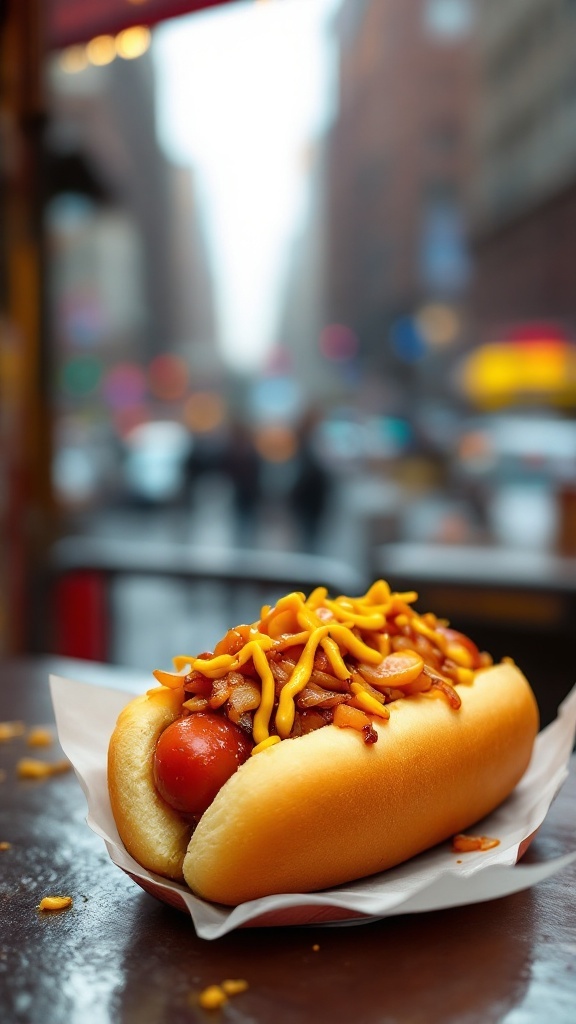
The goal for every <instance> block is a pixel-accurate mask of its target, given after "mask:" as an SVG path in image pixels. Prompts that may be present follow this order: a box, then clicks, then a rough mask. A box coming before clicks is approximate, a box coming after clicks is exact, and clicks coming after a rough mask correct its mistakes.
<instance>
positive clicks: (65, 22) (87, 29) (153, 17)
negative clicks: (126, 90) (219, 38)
mask: <svg viewBox="0 0 576 1024" xmlns="http://www.w3.org/2000/svg"><path fill="white" fill-rule="evenodd" d="M232 2H233V0H46V37H47V43H48V46H49V48H50V49H51V50H58V49H62V48H63V47H65V46H72V45H73V44H74V43H85V42H87V41H88V40H89V39H92V38H93V37H94V36H99V35H107V34H110V35H115V34H116V33H117V32H121V31H122V30H123V29H125V28H130V27H131V26H132V25H156V24H157V23H158V22H159V21H164V20H165V19H166V18H174V17H176V16H177V15H180V14H191V13H192V12H193V11H200V10H204V9H205V8H207V7H217V6H220V5H222V4H224V3H232Z"/></svg>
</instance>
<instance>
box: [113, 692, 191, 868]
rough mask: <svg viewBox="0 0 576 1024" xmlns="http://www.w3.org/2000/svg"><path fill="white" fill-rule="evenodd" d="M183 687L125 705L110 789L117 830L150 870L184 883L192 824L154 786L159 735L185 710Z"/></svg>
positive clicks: (117, 730)
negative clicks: (183, 873)
mask: <svg viewBox="0 0 576 1024" xmlns="http://www.w3.org/2000/svg"><path fill="white" fill-rule="evenodd" d="M183 699H184V694H183V690H181V689H178V690H169V689H167V688H166V687H165V686H160V687H158V688H157V689H154V690H150V691H149V692H148V693H145V694H142V696H140V697H135V698H134V700H132V701H130V703H129V704H127V705H126V707H125V708H123V709H122V711H121V712H120V715H119V717H118V721H117V723H116V728H115V729H114V732H113V733H112V736H111V738H110V744H109V747H108V792H109V794H110V804H111V806H112V813H113V815H114V820H115V821H116V826H117V828H118V833H119V835H120V838H121V840H122V842H123V843H124V846H125V847H126V849H127V850H128V853H130V854H131V855H132V856H133V857H134V859H135V860H137V861H138V863H139V864H142V866H143V867H145V868H147V869H148V871H154V872H156V874H158V875H163V876H165V877H166V878H172V879H174V880H175V881H182V878H183V875H182V862H183V860H184V855H185V853H186V847H187V846H188V842H189V839H190V831H191V829H190V825H189V824H188V822H186V821H184V819H183V818H182V817H181V815H180V814H178V813H177V811H174V810H173V809H172V808H171V807H170V806H169V805H168V804H167V803H166V802H165V800H163V799H162V797H161V796H160V795H159V793H158V792H157V790H156V786H155V785H154V772H153V764H154V750H155V748H156V743H157V742H158V737H159V736H160V733H161V732H163V731H164V729H166V728H167V726H169V725H170V724H171V722H173V721H174V720H175V719H176V718H178V717H179V715H180V714H181V708H182V701H183Z"/></svg>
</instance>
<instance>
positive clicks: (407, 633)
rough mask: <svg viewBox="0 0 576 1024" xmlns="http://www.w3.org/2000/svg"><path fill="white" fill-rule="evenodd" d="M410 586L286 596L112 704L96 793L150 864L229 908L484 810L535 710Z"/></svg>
mask: <svg viewBox="0 0 576 1024" xmlns="http://www.w3.org/2000/svg"><path fill="white" fill-rule="evenodd" d="M416 600H417V595H416V594H415V593H414V592H409V593H402V594H399V593H392V592H391V591H390V588H389V586H388V585H387V583H385V581H383V580H378V581H377V582H376V583H374V584H373V585H372V586H371V587H370V588H369V590H368V591H367V593H366V594H364V595H362V597H359V598H350V597H345V596H340V597H337V598H335V599H332V600H331V599H330V598H329V596H328V594H327V591H326V589H325V588H322V587H319V588H317V589H316V590H314V591H313V592H312V593H311V594H310V595H309V596H308V597H306V596H305V595H304V594H300V593H293V594H288V595H286V596H285V597H284V598H282V599H281V600H280V601H278V602H277V604H276V605H275V606H273V607H268V606H266V607H264V608H263V609H262V612H261V617H260V619H259V620H258V621H257V622H255V623H252V624H251V625H241V626H237V627H235V628H234V629H231V630H229V631H228V633H227V634H226V635H225V636H224V637H223V638H222V640H221V641H220V642H219V643H218V644H217V645H216V648H215V650H214V651H213V652H204V653H203V654H201V655H199V656H198V657H190V656H179V657H177V658H175V659H174V669H175V671H173V672H164V671H160V670H157V671H155V672H154V675H155V677H156V680H157V681H158V682H159V683H160V684H161V685H160V686H158V687H154V688H153V689H151V690H149V691H148V692H147V693H146V694H143V695H142V696H139V697H137V698H135V699H134V700H132V701H131V702H130V703H129V704H128V705H127V706H126V707H125V708H124V710H123V711H122V712H121V714H120V716H119V719H118V722H117V724H116V727H115V729H114V732H113V734H112V737H111V740H110V745H109V756H108V788H109V793H110V801H111V806H112V811H113V814H114V818H115V820H116V823H117V826H118V831H119V834H120V837H121V839H122V841H123V842H124V845H125V846H126V848H127V850H128V851H129V852H130V853H131V854H132V855H133V856H134V858H135V859H136V860H137V861H138V862H139V863H140V864H141V865H142V866H144V867H145V868H147V869H149V870H151V871H153V872H156V873H157V874H160V875H163V876H165V877H167V878H171V879H175V880H184V881H185V882H186V883H187V884H188V886H189V887H190V888H191V889H192V890H193V891H194V892H195V893H197V894H198V895H200V896H202V897H204V898H205V899H208V900H211V901H214V902H219V903H223V904H228V905H236V904H238V903H241V902H244V901H245V900H249V899H255V898H258V897H260V896H266V895H270V894H273V893H279V892H308V891H314V890H319V889H323V888H327V887H331V886H334V885H339V884H342V883H345V882H350V881H352V880H354V879H356V878H360V877H363V876H366V875H370V874H374V873H377V872H380V871H384V870H386V869H387V868H390V867H392V866H394V865H396V864H399V863H401V862H403V861H405V860H407V859H409V858H410V857H412V856H414V855H416V854H417V853H420V852H421V851H423V850H425V849H428V848H429V847H431V846H434V845H435V844H437V843H439V842H442V841H443V840H445V839H448V838H450V837H452V836H453V835H455V834H457V833H461V832H463V831H464V830H465V829H467V828H469V827H470V826H471V825H473V824H474V823H475V822H477V821H479V820H480V819H481V818H482V817H484V816H485V815H486V814H488V813H490V812H491V811H492V810H493V809H494V808H495V807H497V806H498V805H499V804H500V803H501V802H502V801H503V800H504V799H505V798H506V797H507V796H508V795H509V793H510V792H511V791H512V789H513V788H514V786H515V785H516V783H517V782H518V781H519V779H520V778H521V776H522V775H523V773H524V771H525V769H526V767H527V765H528V762H529V760H530V756H531V752H532V746H533V742H534V738H535V736H536V733H537V730H538V724H539V723H538V710H537V704H536V700H535V698H534V695H533V693H532V690H531V688H530V686H529V684H528V682H527V680H526V679H525V677H524V675H523V674H522V672H521V671H520V670H519V669H518V668H517V667H516V666H515V665H514V664H513V663H512V661H511V660H509V659H506V660H504V661H503V662H502V663H501V664H498V665H494V664H493V662H492V658H491V657H490V656H489V655H488V654H486V653H484V652H480V651H479V650H478V648H477V647H476V645H475V644H474V643H473V642H472V641H471V640H470V639H469V638H468V637H466V636H465V635H463V634H462V633H460V632H458V631H456V630H455V629H453V628H452V627H451V626H450V625H449V624H448V623H447V622H446V621H444V620H440V619H438V618H437V617H436V616H435V615H434V614H432V613H426V614H419V613H418V612H417V611H416V610H415V608H414V604H415V602H416Z"/></svg>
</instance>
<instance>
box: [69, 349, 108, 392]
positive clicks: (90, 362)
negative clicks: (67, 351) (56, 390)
mask: <svg viewBox="0 0 576 1024" xmlns="http://www.w3.org/2000/svg"><path fill="white" fill-rule="evenodd" d="M102 370H103V367H102V363H101V361H100V360H99V359H95V358H93V357H92V356H78V357H75V358H72V359H68V360H67V361H66V362H65V363H64V364H63V365H62V367H61V368H60V387H61V390H62V391H63V392H65V394H67V395H70V396H72V397H77V398H79V397H82V396H84V395H89V394H91V393H92V392H94V391H95V390H96V388H97V387H98V384H99V382H100V378H101V376H102Z"/></svg>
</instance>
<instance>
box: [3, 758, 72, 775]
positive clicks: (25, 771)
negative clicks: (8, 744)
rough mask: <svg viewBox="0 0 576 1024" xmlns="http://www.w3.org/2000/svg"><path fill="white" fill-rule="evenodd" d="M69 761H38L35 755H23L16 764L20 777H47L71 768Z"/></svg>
mask: <svg viewBox="0 0 576 1024" xmlns="http://www.w3.org/2000/svg"><path fill="white" fill-rule="evenodd" d="M71 767H72V766H71V764H70V762H69V761H66V760H65V759H63V760H61V761H52V762H51V763H49V762H47V761H38V760H37V759H36V758H35V757H22V758H21V759H20V760H19V761H18V763H17V765H16V774H17V776H18V778H19V779H46V778H48V777H49V776H50V775H60V774H61V773H62V772H67V771H69V770H70V768H71Z"/></svg>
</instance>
